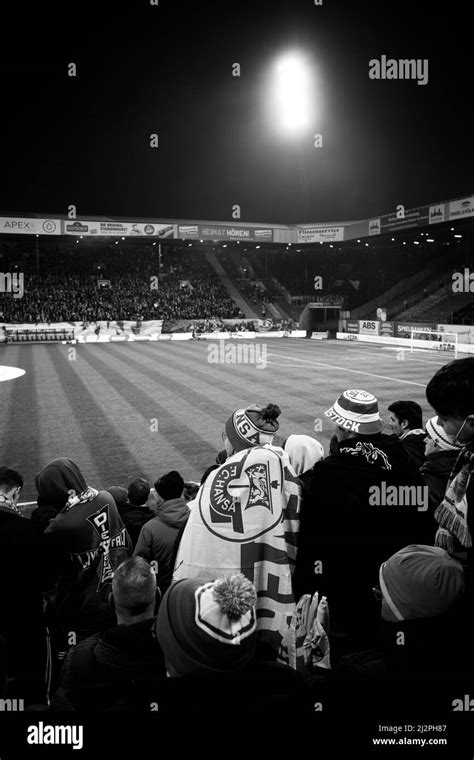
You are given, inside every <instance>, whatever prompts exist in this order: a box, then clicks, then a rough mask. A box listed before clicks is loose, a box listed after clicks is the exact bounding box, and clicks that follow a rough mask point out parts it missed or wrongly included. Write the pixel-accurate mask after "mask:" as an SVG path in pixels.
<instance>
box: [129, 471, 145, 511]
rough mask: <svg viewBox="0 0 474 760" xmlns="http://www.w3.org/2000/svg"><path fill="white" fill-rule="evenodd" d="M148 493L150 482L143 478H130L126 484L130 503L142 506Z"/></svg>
mask: <svg viewBox="0 0 474 760" xmlns="http://www.w3.org/2000/svg"><path fill="white" fill-rule="evenodd" d="M149 495H150V484H149V482H148V481H147V480H145V479H144V478H136V479H135V480H132V482H131V483H130V485H129V486H128V491H127V496H128V501H129V503H130V504H134V505H135V506H136V507H142V506H143V505H144V504H146V503H147V501H148V497H149Z"/></svg>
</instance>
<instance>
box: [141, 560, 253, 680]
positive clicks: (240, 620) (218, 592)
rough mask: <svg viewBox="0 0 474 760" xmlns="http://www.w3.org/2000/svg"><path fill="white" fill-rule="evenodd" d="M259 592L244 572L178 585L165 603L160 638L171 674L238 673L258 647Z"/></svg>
mask: <svg viewBox="0 0 474 760" xmlns="http://www.w3.org/2000/svg"><path fill="white" fill-rule="evenodd" d="M256 604H257V592H256V590H255V586H254V585H253V583H251V582H250V581H249V580H248V579H247V578H245V577H244V576H243V575H242V574H241V573H234V574H233V575H230V576H227V577H224V578H218V579H217V580H215V581H211V582H206V581H205V580H200V579H198V578H187V579H183V580H180V581H176V582H175V583H173V584H172V585H171V586H170V587H169V589H168V590H167V592H166V594H165V595H164V597H163V600H162V602H161V605H160V609H159V612H158V617H157V620H156V626H155V631H156V636H157V638H158V641H159V643H160V646H161V649H162V651H163V654H164V657H165V661H166V666H167V670H168V673H169V675H171V676H201V677H209V676H216V675H225V674H228V673H233V672H235V671H239V670H241V669H242V668H244V667H245V666H246V665H247V664H248V663H249V662H250V660H251V659H252V657H253V656H254V653H255V646H256V630H257V611H256Z"/></svg>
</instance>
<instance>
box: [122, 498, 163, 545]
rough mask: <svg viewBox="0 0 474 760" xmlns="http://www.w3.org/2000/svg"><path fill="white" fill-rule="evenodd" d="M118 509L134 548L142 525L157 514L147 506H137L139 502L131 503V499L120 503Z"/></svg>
mask: <svg viewBox="0 0 474 760" xmlns="http://www.w3.org/2000/svg"><path fill="white" fill-rule="evenodd" d="M118 511H119V514H120V517H121V518H122V520H123V522H124V525H125V527H126V528H127V531H128V535H129V536H130V540H131V542H132V548H133V549H134V548H135V546H136V543H137V541H138V536H139V535H140V531H141V529H142V527H143V526H144V525H145V523H147V522H148V520H151V519H152V518H153V517H154V516H155V513H154V512H152V511H151V509H149V508H148V507H146V506H137V504H131V503H130V502H129V501H126V502H125V504H120V505H119V506H118Z"/></svg>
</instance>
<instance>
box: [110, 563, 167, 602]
mask: <svg viewBox="0 0 474 760" xmlns="http://www.w3.org/2000/svg"><path fill="white" fill-rule="evenodd" d="M112 593H113V597H114V602H115V606H116V607H118V608H120V609H122V610H126V611H127V612H129V613H130V614H131V615H140V614H141V613H143V612H145V610H146V609H147V608H148V607H150V606H151V605H152V604H153V603H154V601H155V597H156V575H155V573H154V572H153V570H152V569H151V565H150V564H149V563H148V562H147V561H146V559H143V557H138V556H137V557H129V558H128V559H126V560H124V562H122V564H121V565H119V566H118V568H117V570H116V571H115V573H114V577H113V579H112Z"/></svg>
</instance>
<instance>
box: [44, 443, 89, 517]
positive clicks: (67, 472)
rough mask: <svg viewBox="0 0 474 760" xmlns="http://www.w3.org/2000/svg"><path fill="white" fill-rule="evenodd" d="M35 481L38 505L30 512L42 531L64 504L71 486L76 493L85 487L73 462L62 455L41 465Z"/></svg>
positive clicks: (82, 478)
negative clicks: (43, 465) (41, 467)
mask: <svg viewBox="0 0 474 760" xmlns="http://www.w3.org/2000/svg"><path fill="white" fill-rule="evenodd" d="M35 483H36V490H37V491H38V507H37V508H36V509H35V510H33V512H32V513H31V519H32V520H33V522H36V523H38V524H39V525H40V526H41V529H42V530H43V531H44V530H46V528H47V527H48V525H49V522H50V520H52V519H54V518H55V517H56V515H57V514H58V512H60V511H61V509H62V508H63V507H64V505H65V504H66V502H67V499H68V496H69V493H68V492H69V490H70V489H71V488H73V489H74V491H75V492H76V493H82V491H84V490H85V488H86V487H87V486H86V481H85V480H84V477H83V475H82V473H81V472H80V470H79V468H78V467H77V465H76V464H75V462H73V461H72V460H71V459H65V458H63V457H61V458H58V459H53V460H52V461H51V462H49V464H47V465H46V466H45V467H43V469H42V470H41V471H40V472H39V473H38V475H37V476H36V481H35Z"/></svg>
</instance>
